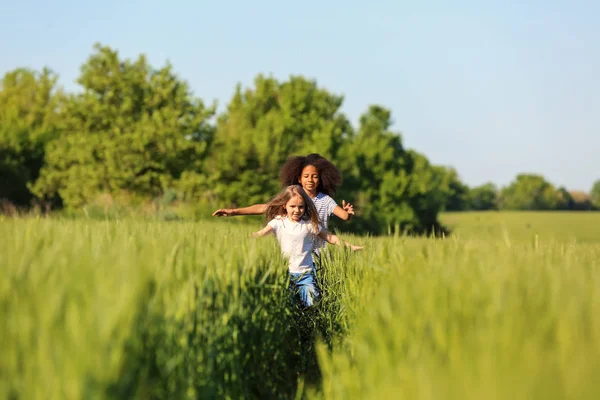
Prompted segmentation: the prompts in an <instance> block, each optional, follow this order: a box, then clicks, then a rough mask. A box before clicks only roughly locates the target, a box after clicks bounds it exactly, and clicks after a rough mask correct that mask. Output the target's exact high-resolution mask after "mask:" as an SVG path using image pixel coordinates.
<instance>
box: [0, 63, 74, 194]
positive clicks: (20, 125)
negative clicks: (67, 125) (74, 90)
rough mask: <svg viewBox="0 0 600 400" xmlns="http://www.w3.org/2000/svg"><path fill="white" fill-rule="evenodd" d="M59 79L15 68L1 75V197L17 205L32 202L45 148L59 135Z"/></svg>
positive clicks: (46, 71) (47, 74) (52, 75)
mask: <svg viewBox="0 0 600 400" xmlns="http://www.w3.org/2000/svg"><path fill="white" fill-rule="evenodd" d="M57 80H58V77H57V76H56V75H55V74H54V73H53V72H52V71H51V70H49V69H47V68H45V69H43V70H42V71H41V72H36V71H33V70H30V69H25V68H18V69H15V70H14V71H11V72H8V73H6V74H5V75H4V78H3V80H2V83H1V88H0V176H1V179H0V181H2V185H1V186H0V198H5V199H8V200H9V201H11V202H14V203H15V204H18V205H22V206H25V205H28V204H29V203H30V201H31V200H32V199H33V195H32V193H31V192H30V191H29V187H28V186H29V185H31V184H33V182H34V181H35V180H36V179H37V177H38V176H39V173H40V169H41V167H42V164H43V160H44V154H45V147H46V145H47V144H48V143H49V142H50V141H51V140H53V139H55V138H56V137H57V136H58V134H59V127H58V120H59V117H60V107H61V101H62V99H63V97H62V92H61V91H60V90H59V89H58V88H57V86H56V83H57Z"/></svg>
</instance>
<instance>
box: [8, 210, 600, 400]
mask: <svg viewBox="0 0 600 400" xmlns="http://www.w3.org/2000/svg"><path fill="white" fill-rule="evenodd" d="M0 218H2V217H0ZM442 221H443V222H445V223H446V224H448V225H449V226H450V227H451V228H452V230H453V234H452V235H450V236H448V237H446V238H442V239H440V238H437V239H436V238H411V237H402V236H388V237H377V238H374V237H359V236H352V235H348V234H344V233H342V234H341V237H342V238H343V239H346V240H348V241H351V242H353V243H356V244H364V245H365V249H364V250H363V251H361V252H356V253H350V252H348V251H346V250H344V249H338V248H329V250H328V252H327V254H326V257H325V262H324V265H323V267H322V268H321V269H320V270H319V272H318V277H319V283H320V286H321V289H322V291H323V297H322V299H321V302H320V303H319V304H318V306H317V307H315V308H314V309H312V310H301V309H299V308H298V307H296V306H295V304H294V303H292V302H291V301H290V298H289V295H288V287H287V276H286V269H285V264H284V263H283V261H282V259H281V257H280V255H279V250H278V247H277V246H276V243H275V241H274V239H273V238H260V239H257V238H251V237H249V233H250V232H251V231H252V230H257V229H258V228H260V222H254V221H252V222H248V223H247V224H240V223H235V224H234V223H230V222H228V221H227V220H220V219H219V220H217V219H212V220H206V221H196V222H194V221H158V220H142V219H127V218H124V219H112V220H94V219H64V218H58V217H55V218H35V217H28V218H27V217H25V218H7V217H4V218H2V219H1V220H0V237H2V239H3V240H1V241H0V266H1V268H0V318H1V319H2V321H3V324H1V325H0V338H1V339H2V340H1V342H0V354H2V357H0V397H2V398H7V399H50V398H52V399H54V398H56V399H82V398H85V399H92V398H93V399H99V398H111V399H114V398H119V399H121V398H122V399H133V398H138V399H150V398H169V399H173V398H190V399H191V398H202V399H204V398H227V399H254V398H261V399H265V398H282V399H289V398H291V399H294V398H312V399H354V398H356V399H376V398H377V399H379V398H407V399H436V400H437V399H482V398H485V399H511V400H516V399H597V398H600V384H598V383H597V382H596V381H597V379H596V377H597V375H598V372H597V371H599V370H600V294H599V293H600V261H599V260H600V213H533V212H532V213H506V212H502V213H493V212H492V213H455V214H445V215H443V216H442Z"/></svg>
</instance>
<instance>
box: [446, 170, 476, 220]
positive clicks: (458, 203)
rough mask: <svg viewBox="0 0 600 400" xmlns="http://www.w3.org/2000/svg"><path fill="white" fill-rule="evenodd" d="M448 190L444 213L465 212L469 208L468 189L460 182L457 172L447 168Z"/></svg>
mask: <svg viewBox="0 0 600 400" xmlns="http://www.w3.org/2000/svg"><path fill="white" fill-rule="evenodd" d="M447 173H448V179H449V183H448V186H449V189H450V193H449V194H448V199H447V200H446V204H445V205H444V210H445V211H465V210H469V209H470V208H471V204H470V201H469V200H470V199H469V187H468V186H467V185H465V184H464V183H463V182H461V180H460V178H459V176H458V172H456V169H454V168H448V172H447Z"/></svg>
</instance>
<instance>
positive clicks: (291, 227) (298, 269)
mask: <svg viewBox="0 0 600 400" xmlns="http://www.w3.org/2000/svg"><path fill="white" fill-rule="evenodd" d="M268 224H269V225H270V226H271V227H272V228H273V234H274V235H275V237H276V238H277V241H278V242H279V245H280V246H281V252H282V253H283V255H284V256H285V257H286V258H287V259H288V260H289V264H288V269H289V272H291V273H302V272H307V271H312V269H313V258H312V251H313V249H314V247H315V243H316V239H319V237H318V236H317V234H318V233H319V232H315V231H314V230H313V227H312V224H311V223H310V221H304V220H302V221H300V222H294V221H292V220H290V219H289V218H287V217H282V216H279V217H275V218H273V219H272V220H271V221H269V223H268ZM319 229H320V230H322V229H323V226H322V225H321V224H319Z"/></svg>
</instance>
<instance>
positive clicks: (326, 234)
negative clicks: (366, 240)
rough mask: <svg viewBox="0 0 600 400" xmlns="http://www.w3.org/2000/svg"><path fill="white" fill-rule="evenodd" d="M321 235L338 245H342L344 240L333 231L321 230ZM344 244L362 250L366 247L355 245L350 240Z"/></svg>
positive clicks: (322, 237)
mask: <svg viewBox="0 0 600 400" xmlns="http://www.w3.org/2000/svg"><path fill="white" fill-rule="evenodd" d="M319 237H320V238H321V239H323V240H325V241H326V242H327V243H331V244H333V245H336V246H342V241H341V240H340V238H339V237H338V236H336V235H334V234H333V233H329V232H327V231H321V232H319ZM343 245H344V246H346V247H350V249H351V250H354V251H356V250H362V249H364V248H365V246H355V245H353V244H350V243H348V242H344V244H343Z"/></svg>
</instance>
